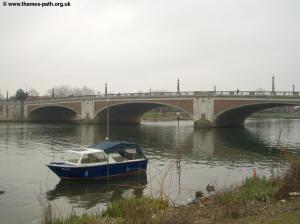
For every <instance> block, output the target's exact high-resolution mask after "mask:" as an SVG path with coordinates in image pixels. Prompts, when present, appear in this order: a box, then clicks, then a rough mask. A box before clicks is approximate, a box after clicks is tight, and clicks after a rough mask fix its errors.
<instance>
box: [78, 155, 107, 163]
mask: <svg viewBox="0 0 300 224" xmlns="http://www.w3.org/2000/svg"><path fill="white" fill-rule="evenodd" d="M102 162H107V157H106V155H105V154H104V153H103V152H95V153H90V154H85V155H83V156H82V159H81V163H82V164H87V163H102Z"/></svg>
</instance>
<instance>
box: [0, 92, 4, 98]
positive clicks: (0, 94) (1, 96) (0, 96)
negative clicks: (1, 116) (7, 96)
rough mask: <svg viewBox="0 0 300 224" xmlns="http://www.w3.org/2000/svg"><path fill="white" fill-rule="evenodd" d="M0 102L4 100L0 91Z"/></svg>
mask: <svg viewBox="0 0 300 224" xmlns="http://www.w3.org/2000/svg"><path fill="white" fill-rule="evenodd" d="M0 100H4V96H3V94H2V93H1V90H0Z"/></svg>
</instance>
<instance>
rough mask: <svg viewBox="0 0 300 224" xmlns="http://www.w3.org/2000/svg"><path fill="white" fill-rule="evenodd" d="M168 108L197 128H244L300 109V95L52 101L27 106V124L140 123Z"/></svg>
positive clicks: (178, 95) (241, 93)
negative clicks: (283, 110)
mask: <svg viewBox="0 0 300 224" xmlns="http://www.w3.org/2000/svg"><path fill="white" fill-rule="evenodd" d="M162 105H167V106H171V107H175V108H177V109H178V110H179V111H185V112H186V113H187V114H189V115H190V117H191V119H192V120H193V121H194V124H195V127H227V126H241V125H243V123H244V121H245V119H246V118H247V117H248V116H249V115H250V114H252V113H254V112H257V111H259V110H263V109H267V108H272V107H280V106H295V105H296V106H297V105H299V106H300V94H299V92H266V91H263V92H262V91H238V92H236V91H208V92H200V91H194V92H180V93H178V92H175V93H174V92H154V93H151V94H150V93H127V94H110V95H108V96H105V95H93V96H81V97H67V98H49V99H45V100H31V101H29V100H28V101H26V102H25V104H24V119H25V120H27V121H76V122H80V123H106V114H107V113H106V110H107V109H108V108H109V111H110V113H109V114H110V118H109V120H110V123H139V122H140V120H141V117H142V115H143V114H144V113H145V112H147V111H149V110H151V109H153V108H156V107H160V106H162Z"/></svg>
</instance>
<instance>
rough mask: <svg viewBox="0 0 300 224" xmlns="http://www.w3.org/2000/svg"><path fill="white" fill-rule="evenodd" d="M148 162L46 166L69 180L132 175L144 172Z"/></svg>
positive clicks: (57, 164) (52, 164)
mask: <svg viewBox="0 0 300 224" xmlns="http://www.w3.org/2000/svg"><path fill="white" fill-rule="evenodd" d="M147 163H148V160H147V159H145V160H140V161H130V162H127V163H113V164H102V165H95V166H80V167H78V166H70V165H67V164H65V163H50V164H49V165H47V166H48V167H49V168H50V169H51V170H52V171H53V172H54V173H55V174H56V175H57V176H58V177H60V178H61V179H69V180H87V179H101V178H112V177H117V176H123V175H128V174H132V173H139V172H146V170H147Z"/></svg>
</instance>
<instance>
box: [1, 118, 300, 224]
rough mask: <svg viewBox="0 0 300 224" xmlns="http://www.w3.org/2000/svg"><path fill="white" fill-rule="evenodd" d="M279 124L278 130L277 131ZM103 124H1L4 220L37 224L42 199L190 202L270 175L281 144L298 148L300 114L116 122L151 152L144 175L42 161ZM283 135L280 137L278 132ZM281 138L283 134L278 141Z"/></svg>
mask: <svg viewBox="0 0 300 224" xmlns="http://www.w3.org/2000/svg"><path fill="white" fill-rule="evenodd" d="M281 129H282V132H281V135H280V130H281ZM105 131H106V127H105V126H101V125H75V124H49V123H45V124H42V123H0V190H1V189H4V190H5V193H4V194H0V217H1V220H0V222H1V223H11V224H17V223H39V222H40V218H41V216H42V215H41V214H42V211H41V206H40V202H42V203H44V204H45V202H47V201H48V202H50V203H51V205H52V210H53V213H54V215H56V216H61V215H67V214H69V213H70V212H76V213H79V214H80V213H84V212H95V211H101V210H102V209H103V208H105V206H107V204H108V203H110V202H111V201H113V200H117V199H119V198H125V197H131V196H141V195H153V196H159V195H160V194H164V195H165V196H167V197H169V198H170V199H171V200H172V201H173V202H174V203H176V204H185V203H188V202H189V201H191V200H192V199H193V198H194V195H195V192H196V191H198V190H201V191H203V192H205V193H206V186H207V185H208V184H210V185H214V186H215V187H216V189H220V188H224V187H226V186H229V185H232V184H236V183H240V182H241V181H242V180H243V179H244V178H245V177H246V176H251V175H252V170H253V168H255V169H256V170H257V174H258V175H266V176H270V175H272V174H273V173H274V172H277V170H281V169H282V167H284V164H285V158H284V156H283V155H281V154H279V153H278V152H277V150H276V147H277V145H279V147H281V148H288V149H289V151H290V152H292V153H300V140H299V136H300V120H297V119H294V120H292V119H290V120H275V119H259V120H255V119H251V120H247V122H246V125H245V127H244V128H222V129H205V130H195V129H194V128H193V123H192V122H190V121H181V122H180V126H179V128H178V127H177V122H173V121H172V122H144V123H142V124H141V125H134V126H127V125H126V126H125V125H123V126H117V125H112V126H111V135H110V138H111V140H121V141H130V142H137V143H139V144H140V145H141V146H142V148H143V150H144V153H145V154H146V156H147V157H148V158H149V166H148V171H147V175H146V176H145V175H137V176H131V177H127V178H122V179H118V180H111V181H89V182H75V183H74V182H60V180H59V178H58V177H56V176H55V175H54V174H53V173H52V172H51V171H50V170H49V169H48V168H47V167H46V166H45V164H47V163H49V162H51V161H54V160H59V159H61V157H63V155H64V152H65V150H66V149H72V148H74V147H78V146H80V145H84V146H87V145H91V144H93V143H96V142H99V141H102V140H104V138H105V135H106V134H105ZM279 135H280V139H279ZM278 140H279V141H278Z"/></svg>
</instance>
